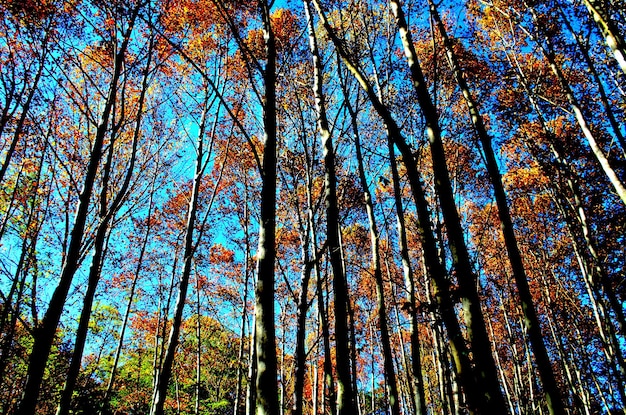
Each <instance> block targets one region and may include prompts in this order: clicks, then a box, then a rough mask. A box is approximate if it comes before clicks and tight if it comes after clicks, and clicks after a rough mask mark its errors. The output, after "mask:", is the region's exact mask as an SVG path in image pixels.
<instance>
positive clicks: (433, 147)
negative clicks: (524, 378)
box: [391, 0, 508, 414]
mask: <svg viewBox="0 0 626 415" xmlns="http://www.w3.org/2000/svg"><path fill="white" fill-rule="evenodd" d="M391 8H392V11H393V14H394V16H395V18H396V24H397V26H398V28H399V31H400V38H401V39H402V44H403V47H404V52H405V55H406V58H407V62H408V65H409V69H410V74H411V79H412V81H413V86H414V89H415V91H416V93H417V100H418V102H419V105H420V107H421V109H422V113H423V114H424V117H425V119H426V131H427V135H428V140H429V142H430V153H431V159H432V165H433V173H434V177H435V188H436V190H437V196H438V199H439V203H440V206H441V211H442V213H443V217H444V220H445V224H446V231H447V235H448V244H449V245H450V251H451V254H452V263H453V266H454V269H455V270H456V273H457V281H458V284H459V296H460V298H461V304H462V305H463V310H464V317H465V324H466V327H467V332H468V336H469V338H470V344H471V350H472V354H473V356H474V363H475V365H476V376H477V379H478V381H479V382H480V384H481V385H482V388H481V389H482V390H483V391H484V393H483V394H482V396H481V401H482V402H481V407H482V411H483V412H485V413H501V414H505V413H507V411H508V409H507V406H506V402H505V400H504V398H503V396H502V391H501V390H500V385H499V382H498V374H497V368H496V365H495V361H494V358H493V353H492V350H491V342H490V340H489V336H488V333H487V329H486V325H485V320H484V317H483V314H482V310H481V306H480V298H479V295H478V291H477V288H476V284H477V282H476V281H477V277H476V275H475V274H474V272H473V270H472V266H471V263H470V258H469V252H468V250H467V246H466V243H465V239H464V232H463V229H462V227H461V221H460V218H459V214H458V211H457V209H456V204H455V201H454V194H453V191H452V186H451V183H450V177H449V173H448V170H447V166H446V156H445V152H444V148H443V141H442V139H441V131H440V126H439V115H438V113H437V109H436V108H435V106H434V105H433V102H432V100H431V98H430V94H429V92H428V87H427V86H426V82H425V79H424V75H423V73H422V70H421V68H420V64H419V61H418V59H417V54H416V52H415V46H414V44H413V40H412V38H411V34H410V32H409V29H408V26H407V23H406V19H405V17H404V12H403V11H402V8H401V6H400V4H399V2H398V1H397V0H392V1H391Z"/></svg>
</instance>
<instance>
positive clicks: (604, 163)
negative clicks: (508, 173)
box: [518, 1, 626, 205]
mask: <svg viewBox="0 0 626 415" xmlns="http://www.w3.org/2000/svg"><path fill="white" fill-rule="evenodd" d="M587 3H589V2H587ZM594 3H595V1H594ZM525 4H526V5H527V3H526V2H525ZM527 8H528V10H529V11H530V12H531V14H532V16H533V21H534V22H535V24H537V22H538V20H539V19H538V18H537V15H536V12H535V10H534V8H533V7H531V6H528V5H527ZM518 24H519V23H518ZM520 27H521V25H520ZM526 32H527V33H528V35H529V36H530V37H531V38H532V39H533V40H534V41H535V42H536V43H537V45H539V47H540V48H541V51H542V53H543V55H544V56H545V58H546V59H547V61H548V64H549V65H550V69H551V70H552V73H553V74H554V76H556V78H557V80H558V82H559V85H560V86H561V89H562V90H563V92H564V93H565V96H566V97H567V101H568V102H569V104H570V107H571V108H572V112H573V113H574V116H575V118H576V122H577V123H578V125H579V127H580V129H581V132H582V133H583V135H584V136H585V138H586V139H587V143H588V144H589V147H590V148H591V151H592V153H593V155H594V156H595V158H596V160H598V163H599V164H600V167H601V168H602V170H603V171H604V174H605V175H606V177H607V178H608V179H609V182H610V183H611V185H613V188H614V189H615V191H616V192H617V195H618V196H619V198H620V199H621V200H622V203H624V204H625V205H626V187H624V183H622V181H621V180H620V179H619V177H617V173H616V172H615V170H614V169H613V167H612V166H611V164H610V163H609V160H608V158H607V156H606V154H604V150H603V149H602V148H601V147H600V144H599V143H598V141H597V140H596V136H595V135H594V134H593V132H592V131H591V125H590V124H589V122H588V120H587V117H586V116H585V115H584V114H583V109H582V107H581V105H580V103H579V102H578V99H577V98H576V96H575V95H574V91H573V90H572V88H571V86H570V84H569V82H568V80H567V79H566V78H565V75H564V74H563V70H562V68H561V67H560V66H559V65H558V64H557V62H556V58H555V53H554V47H553V46H552V40H551V39H550V37H549V36H544V41H545V44H544V43H543V42H541V41H540V40H539V39H537V35H536V34H534V33H532V32H530V31H526Z"/></svg>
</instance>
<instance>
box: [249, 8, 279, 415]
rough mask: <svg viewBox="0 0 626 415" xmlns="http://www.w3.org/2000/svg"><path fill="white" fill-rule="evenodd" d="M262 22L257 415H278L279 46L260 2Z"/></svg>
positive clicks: (257, 289) (266, 10)
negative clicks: (276, 303)
mask: <svg viewBox="0 0 626 415" xmlns="http://www.w3.org/2000/svg"><path fill="white" fill-rule="evenodd" d="M259 8H260V12H261V17H262V20H263V37H264V39H265V52H266V59H267V61H266V65H265V69H264V71H263V80H264V82H265V101H264V102H263V103H262V105H263V127H264V131H265V133H264V139H263V144H264V148H263V167H262V176H263V185H262V189H261V217H260V221H259V249H258V253H257V283H256V289H255V296H256V305H255V333H254V336H255V347H256V379H255V390H256V392H255V395H256V396H255V400H256V404H255V406H256V407H255V408H254V410H255V413H256V415H276V414H278V412H279V405H278V385H277V362H276V328H275V322H274V315H275V313H274V297H275V296H274V289H275V288H274V280H275V276H274V264H275V261H276V241H275V228H276V222H275V221H276V144H277V138H278V137H277V125H276V124H277V121H276V45H275V39H274V33H273V29H272V26H271V22H270V14H269V13H270V5H269V4H268V2H266V1H259ZM249 415H252V414H249Z"/></svg>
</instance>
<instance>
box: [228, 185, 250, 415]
mask: <svg viewBox="0 0 626 415" xmlns="http://www.w3.org/2000/svg"><path fill="white" fill-rule="evenodd" d="M244 189H245V190H244V207H243V208H244V213H243V223H242V227H243V234H244V248H245V253H244V255H245V258H244V261H245V263H244V289H243V298H242V300H241V329H240V332H239V339H240V342H239V353H238V354H237V389H236V390H235V404H234V405H233V406H234V407H233V415H239V413H240V411H239V408H240V401H241V395H242V391H243V366H242V362H243V357H244V349H245V341H246V340H245V339H246V321H247V316H248V285H249V283H250V261H251V258H250V233H249V225H250V218H249V216H248V183H247V179H244ZM250 352H252V348H250ZM249 384H250V381H249V379H248V385H249Z"/></svg>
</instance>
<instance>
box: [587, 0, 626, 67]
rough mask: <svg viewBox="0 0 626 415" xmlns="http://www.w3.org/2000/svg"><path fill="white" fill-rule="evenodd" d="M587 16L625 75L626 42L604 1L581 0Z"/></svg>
mask: <svg viewBox="0 0 626 415" xmlns="http://www.w3.org/2000/svg"><path fill="white" fill-rule="evenodd" d="M583 3H585V7H587V10H589V14H590V15H591V17H592V18H593V20H594V21H595V22H596V24H597V25H598V28H599V29H600V32H602V36H604V40H605V41H606V44H607V45H608V46H609V48H611V51H612V52H613V55H614V56H615V60H616V61H617V63H618V65H619V67H620V68H621V70H622V72H624V75H626V42H625V41H624V38H623V37H622V36H621V34H620V32H619V29H618V28H617V25H616V24H615V22H614V21H613V20H612V19H611V16H610V14H609V11H608V10H607V9H606V7H605V4H606V3H605V1H604V0H583Z"/></svg>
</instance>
